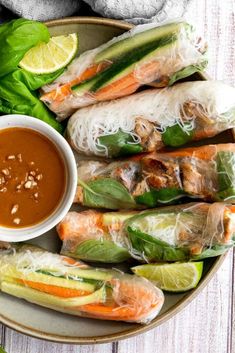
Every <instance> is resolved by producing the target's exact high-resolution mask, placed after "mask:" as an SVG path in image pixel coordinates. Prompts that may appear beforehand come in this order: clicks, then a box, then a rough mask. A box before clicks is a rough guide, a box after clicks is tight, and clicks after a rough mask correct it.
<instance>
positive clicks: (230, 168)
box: [216, 151, 235, 200]
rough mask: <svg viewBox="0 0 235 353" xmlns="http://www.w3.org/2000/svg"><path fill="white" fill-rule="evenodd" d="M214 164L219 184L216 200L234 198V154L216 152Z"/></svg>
mask: <svg viewBox="0 0 235 353" xmlns="http://www.w3.org/2000/svg"><path fill="white" fill-rule="evenodd" d="M216 162H217V173H218V184H219V192H218V193H217V197H218V199H219V200H225V199H227V198H230V199H231V198H235V153H233V152H229V151H226V152H225V151H221V152H218V153H217V156H216Z"/></svg>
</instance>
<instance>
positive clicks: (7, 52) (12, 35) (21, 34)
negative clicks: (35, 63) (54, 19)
mask: <svg viewBox="0 0 235 353" xmlns="http://www.w3.org/2000/svg"><path fill="white" fill-rule="evenodd" d="M49 38H50V34H49V31H48V29H47V27H46V25H44V24H43V23H41V22H37V21H31V20H27V19H23V18H19V19H17V20H13V21H10V22H8V23H5V24H3V25H1V26H0V63H1V64H0V77H2V76H4V75H6V74H8V73H10V72H12V71H14V70H15V69H16V68H17V66H18V64H19V62H20V61H21V59H22V58H23V57H24V55H25V53H26V52H27V51H28V50H29V49H30V48H32V47H34V46H35V45H37V44H38V43H40V42H48V41H49Z"/></svg>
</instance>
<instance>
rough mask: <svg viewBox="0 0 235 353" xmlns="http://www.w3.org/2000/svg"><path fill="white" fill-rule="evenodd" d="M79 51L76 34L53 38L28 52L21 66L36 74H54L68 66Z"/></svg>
mask: <svg viewBox="0 0 235 353" xmlns="http://www.w3.org/2000/svg"><path fill="white" fill-rule="evenodd" d="M77 50H78V35H77V34H76V33H72V34H68V35H64V36H57V37H51V38H50V40H49V42H48V43H39V44H38V45H36V46H35V47H33V48H31V49H30V50H29V51H27V53H26V54H25V56H24V57H23V59H22V60H21V62H20V63H19V66H20V67H21V68H23V69H25V70H26V71H29V72H31V73H34V74H49V73H53V72H55V71H57V70H59V69H61V68H63V67H65V66H67V65H68V64H69V63H70V61H71V60H72V59H73V58H74V56H75V55H76V53H77Z"/></svg>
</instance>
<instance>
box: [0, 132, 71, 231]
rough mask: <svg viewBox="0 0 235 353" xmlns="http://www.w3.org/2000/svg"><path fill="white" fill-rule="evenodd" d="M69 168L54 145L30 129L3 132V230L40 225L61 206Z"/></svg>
mask: <svg viewBox="0 0 235 353" xmlns="http://www.w3.org/2000/svg"><path fill="white" fill-rule="evenodd" d="M65 185H66V172H65V165H64V162H63V160H62V157H61V155H60V153H59V151H58V150H57V148H56V146H55V145H54V143H52V142H51V141H50V140H49V139H48V138H47V137H45V136H43V135H41V134H40V133H39V132H37V131H34V130H31V129H28V128H19V127H16V128H8V129H3V130H0V226H5V227H10V228H20V227H27V226H30V225H35V224H37V223H40V222H41V221H42V220H43V219H45V218H47V217H48V216H50V215H51V214H52V213H53V211H54V210H55V209H56V208H57V206H58V205H59V203H60V201H61V199H62V196H63V194H64V190H65Z"/></svg>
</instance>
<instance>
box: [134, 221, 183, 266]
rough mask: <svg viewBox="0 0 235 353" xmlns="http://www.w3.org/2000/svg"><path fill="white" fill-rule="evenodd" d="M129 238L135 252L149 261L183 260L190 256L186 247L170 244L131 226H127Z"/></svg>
mask: <svg viewBox="0 0 235 353" xmlns="http://www.w3.org/2000/svg"><path fill="white" fill-rule="evenodd" d="M127 234H128V238H129V240H130V242H131V246H132V248H133V250H134V252H135V253H138V254H139V256H140V257H141V258H142V259H143V260H145V259H147V260H148V261H152V262H153V261H160V260H161V261H183V260H186V259H188V258H189V251H188V250H187V249H186V248H178V247H174V246H170V245H168V244H167V243H166V242H163V241H161V240H159V239H157V238H154V237H152V236H150V235H148V234H146V233H143V232H141V231H139V230H137V229H133V228H132V227H131V226H128V227H127Z"/></svg>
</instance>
